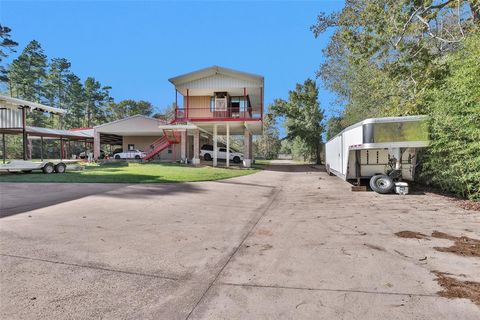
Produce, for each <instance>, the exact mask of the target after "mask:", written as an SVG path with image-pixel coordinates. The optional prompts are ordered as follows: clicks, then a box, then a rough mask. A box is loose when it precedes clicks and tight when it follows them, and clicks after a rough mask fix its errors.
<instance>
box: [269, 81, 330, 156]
mask: <svg viewBox="0 0 480 320" xmlns="http://www.w3.org/2000/svg"><path fill="white" fill-rule="evenodd" d="M272 111H273V112H274V114H275V115H277V116H284V117H285V122H284V125H285V128H286V130H287V139H288V140H289V141H292V142H293V141H294V140H295V139H300V140H301V141H302V142H303V143H304V144H305V145H306V146H307V148H308V153H309V154H310V155H311V156H312V158H315V159H316V162H317V163H318V164H320V162H321V157H320V152H321V148H322V133H323V131H324V126H323V124H322V121H323V110H321V109H320V104H319V102H318V88H317V85H316V83H315V81H313V80H311V79H307V80H306V81H305V82H304V83H303V84H297V86H296V88H295V90H292V91H290V92H289V95H288V101H284V100H281V99H276V100H275V102H274V104H273V105H272Z"/></svg>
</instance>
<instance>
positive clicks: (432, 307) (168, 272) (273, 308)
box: [0, 163, 480, 320]
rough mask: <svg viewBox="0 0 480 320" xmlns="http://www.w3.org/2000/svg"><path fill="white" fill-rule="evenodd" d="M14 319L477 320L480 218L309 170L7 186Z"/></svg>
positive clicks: (4, 228) (7, 293) (282, 167)
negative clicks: (460, 244) (463, 289)
mask: <svg viewBox="0 0 480 320" xmlns="http://www.w3.org/2000/svg"><path fill="white" fill-rule="evenodd" d="M0 203H1V207H0V209H1V214H2V216H3V218H1V219H0V237H1V246H0V266H1V267H0V271H1V283H0V284H1V286H0V289H1V292H0V318H2V319H462V320H467V319H479V318H480V308H479V307H478V306H476V305H475V304H473V303H472V302H471V301H470V300H467V299H448V298H444V297H440V296H439V295H438V294H437V292H439V291H441V290H442V287H441V286H439V284H438V283H437V281H436V280H435V279H436V277H437V276H436V275H435V274H434V273H433V272H434V271H440V272H446V273H449V274H451V275H452V276H453V277H457V278H459V279H462V280H470V281H480V272H479V270H480V261H479V260H480V259H479V258H476V257H461V256H458V255H455V254H453V253H450V252H439V251H437V250H434V247H438V246H447V247H448V246H449V245H451V244H452V241H450V240H446V239H437V238H430V237H428V238H426V239H409V238H400V237H397V236H396V235H395V234H394V233H396V232H398V231H404V230H409V231H416V232H421V233H423V234H425V235H429V234H431V233H432V232H433V231H435V230H438V231H441V232H445V233H448V234H451V235H455V236H460V235H465V236H469V237H472V238H477V239H479V238H480V214H478V213H473V212H468V211H464V210H462V209H460V208H457V207H455V206H454V205H453V204H452V203H451V202H450V201H448V200H446V199H444V198H442V197H440V196H433V195H415V194H414V195H409V196H405V197H402V196H397V195H385V196H381V195H378V194H375V193H372V192H357V193H353V192H351V191H350V188H349V186H348V185H347V184H346V183H344V182H343V181H341V180H340V179H338V178H336V177H330V176H328V175H327V174H326V173H325V172H323V171H321V170H317V169H314V168H311V167H310V166H301V165H286V164H282V163H277V164H276V165H274V166H270V167H269V168H268V170H265V171H262V172H260V173H257V174H254V175H250V176H244V177H240V178H235V179H230V180H224V181H217V182H200V183H184V184H174V185H168V184H157V185H121V184H118V185H116V184H110V185H108V184H103V185H101V184H0Z"/></svg>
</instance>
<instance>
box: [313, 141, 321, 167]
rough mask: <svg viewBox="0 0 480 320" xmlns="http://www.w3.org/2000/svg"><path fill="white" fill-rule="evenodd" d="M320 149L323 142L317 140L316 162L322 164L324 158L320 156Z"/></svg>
mask: <svg viewBox="0 0 480 320" xmlns="http://www.w3.org/2000/svg"><path fill="white" fill-rule="evenodd" d="M320 149H321V143H320V142H317V143H316V145H315V163H316V164H322V159H321V158H320Z"/></svg>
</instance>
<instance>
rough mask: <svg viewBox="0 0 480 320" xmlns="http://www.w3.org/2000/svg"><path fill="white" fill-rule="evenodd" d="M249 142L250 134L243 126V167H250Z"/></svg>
mask: <svg viewBox="0 0 480 320" xmlns="http://www.w3.org/2000/svg"><path fill="white" fill-rule="evenodd" d="M251 144H252V134H251V133H250V131H248V129H247V128H245V129H244V134H243V166H244V167H245V168H250V167H251V166H252V156H251V150H252V147H251Z"/></svg>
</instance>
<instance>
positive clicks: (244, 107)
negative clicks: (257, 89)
mask: <svg viewBox="0 0 480 320" xmlns="http://www.w3.org/2000/svg"><path fill="white" fill-rule="evenodd" d="M246 111H247V88H243V117H244V118H245V117H246V116H247V114H246Z"/></svg>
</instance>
